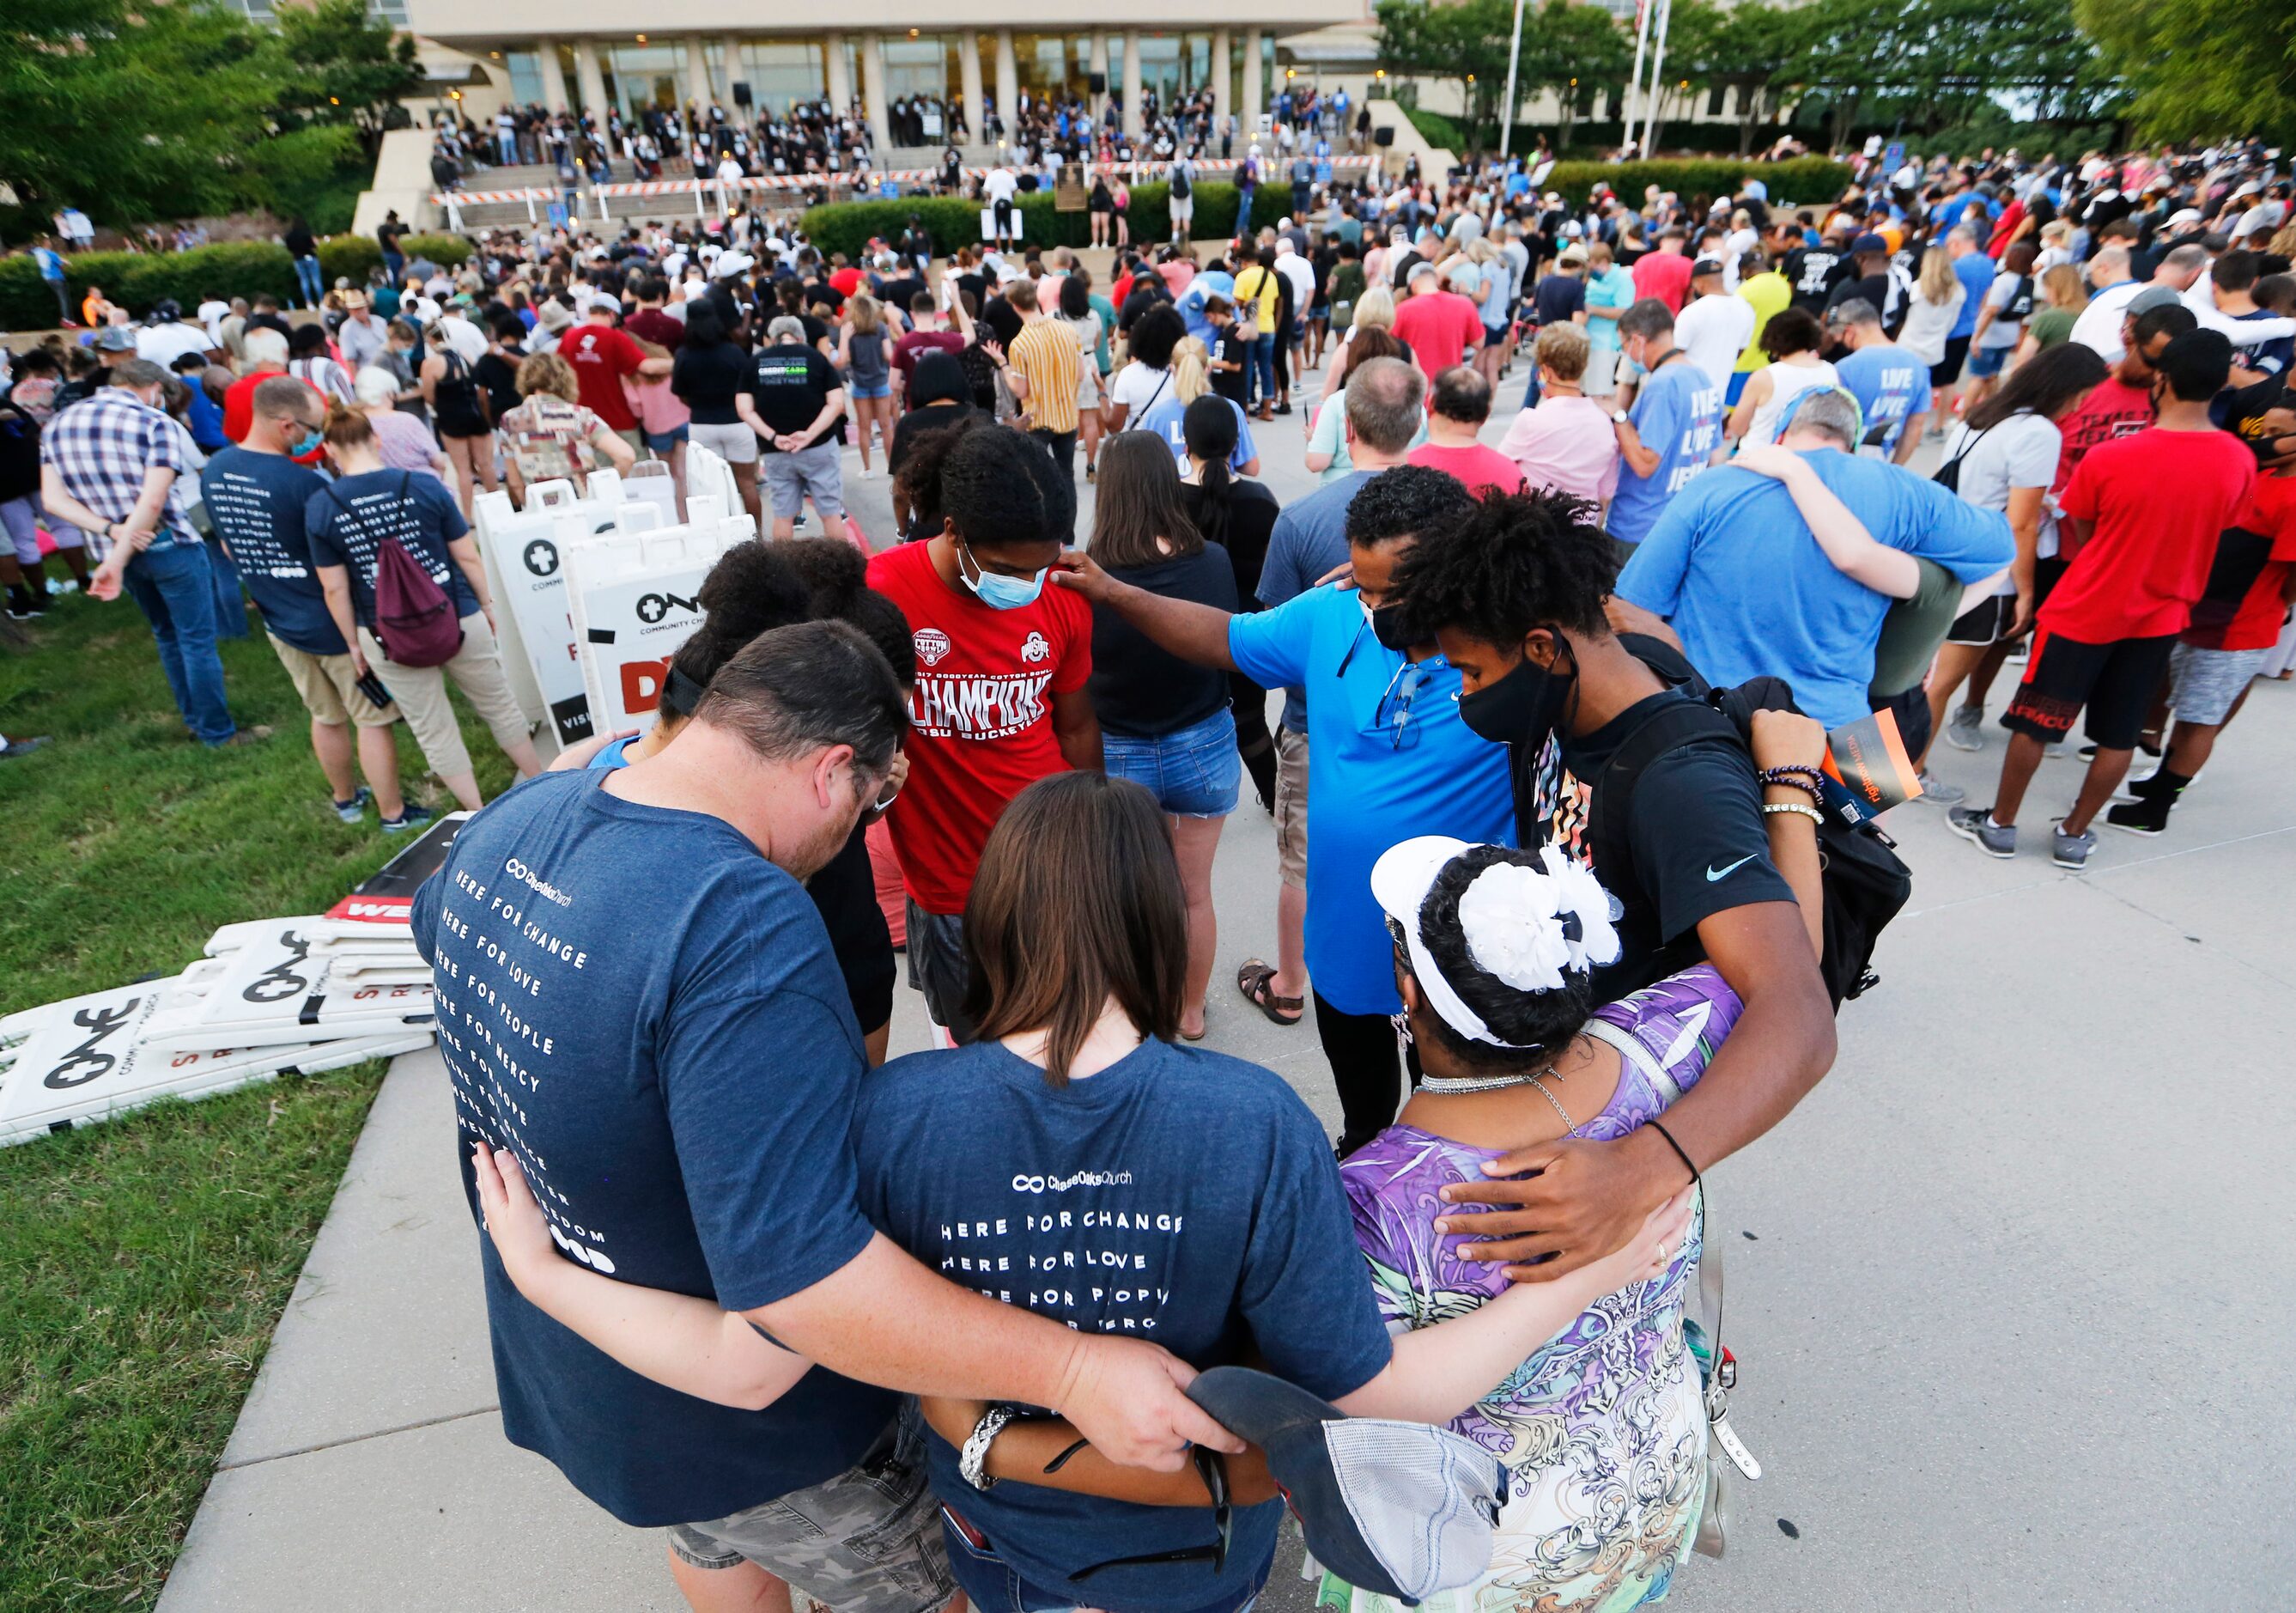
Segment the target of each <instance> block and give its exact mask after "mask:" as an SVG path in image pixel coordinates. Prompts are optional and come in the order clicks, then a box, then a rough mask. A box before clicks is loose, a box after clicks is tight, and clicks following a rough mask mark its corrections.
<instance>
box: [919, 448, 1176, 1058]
mask: <svg viewBox="0 0 2296 1613" xmlns="http://www.w3.org/2000/svg"><path fill="white" fill-rule="evenodd" d="M1128 434H1129V433H1128ZM1123 440H1124V438H1123V437H1121V436H1119V437H1118V438H1117V439H1116V441H1117V442H1121V441H1123ZM1149 444H1150V446H1151V447H1152V448H1155V449H1157V451H1158V452H1159V453H1161V454H1164V456H1165V458H1166V461H1167V463H1169V460H1170V457H1171V456H1170V454H1169V450H1167V449H1163V448H1162V447H1161V446H1160V445H1158V444H1157V443H1155V442H1154V441H1153V440H1152V439H1151V440H1149ZM1110 446H1111V447H1113V446H1114V443H1111V445H1110ZM964 957H965V962H966V964H967V965H968V966H969V967H970V968H971V970H972V981H971V983H969V984H968V985H967V987H966V988H965V994H964V1011H965V1014H966V1016H967V1017H969V1018H971V1019H972V1022H973V1023H974V1025H977V1026H978V1027H979V1029H978V1033H977V1034H978V1036H979V1039H980V1041H996V1039H997V1038H999V1037H1002V1036H1013V1035H1019V1034H1021V1033H1026V1032H1030V1031H1043V1032H1045V1033H1046V1041H1045V1080H1046V1082H1048V1083H1049V1084H1051V1085H1053V1086H1055V1087H1061V1086H1065V1085H1067V1084H1068V1079H1069V1067H1070V1066H1071V1065H1072V1064H1074V1063H1075V1061H1076V1056H1077V1050H1078V1049H1080V1048H1081V1047H1083V1046H1084V1041H1085V1038H1086V1037H1087V1036H1089V1035H1090V1034H1091V1033H1092V1028H1093V1026H1094V1025H1096V1024H1098V1023H1099V1020H1100V1016H1101V1012H1102V1010H1103V1008H1106V1006H1107V1004H1108V1001H1109V1000H1110V999H1111V998H1114V999H1115V1000H1116V1006H1117V1007H1118V1008H1121V1009H1122V1010H1123V1011H1124V1012H1125V1014H1126V1015H1127V1016H1129V1017H1130V1019H1131V1021H1132V1023H1133V1024H1134V1025H1136V1026H1137V1027H1138V1028H1139V1031H1140V1033H1141V1034H1142V1035H1144V1036H1152V1037H1155V1038H1157V1039H1158V1040H1160V1041H1170V1040H1171V1039H1172V1038H1173V1037H1174V1036H1177V1034H1178V1033H1179V1030H1180V998H1181V993H1182V991H1183V987H1184V983H1185V975H1186V972H1187V961H1188V904H1187V898H1186V896H1185V894H1183V893H1182V892H1181V889H1180V865H1179V864H1178V862H1177V861H1176V860H1174V858H1173V856H1172V841H1171V830H1170V828H1169V827H1168V825H1167V824H1166V822H1165V820H1164V812H1163V809H1162V808H1160V807H1159V806H1158V805H1157V804H1156V798H1155V797H1154V796H1152V795H1151V794H1149V793H1148V792H1147V791H1146V790H1144V789H1143V788H1142V787H1141V786H1138V785H1136V784H1134V783H1132V782H1131V781H1130V780H1129V779H1124V778H1109V777H1108V776H1107V775H1106V774H1105V773H1085V772H1070V773H1055V774H1054V775H1053V776H1052V777H1051V778H1040V779H1038V780H1037V782H1036V783H1034V784H1032V785H1030V786H1029V787H1028V788H1027V789H1025V790H1022V791H1021V793H1020V794H1018V795H1015V796H1014V797H1013V802H1012V804H1011V805H1010V806H1007V807H1006V808H1005V811H1004V815H1003V816H1002V817H1000V818H998V819H997V820H996V827H995V828H993V829H991V830H990V831H989V833H988V845H987V846H985V847H984V848H982V851H981V853H980V869H979V871H978V872H976V873H975V874H974V875H973V877H972V896H971V897H970V899H968V900H967V901H966V902H965V904H964Z"/></svg>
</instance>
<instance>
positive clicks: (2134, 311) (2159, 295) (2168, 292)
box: [2121, 285, 2184, 319]
mask: <svg viewBox="0 0 2296 1613" xmlns="http://www.w3.org/2000/svg"><path fill="white" fill-rule="evenodd" d="M2183 305H2184V299H2183V298H2182V297H2180V296H2178V295H2177V293H2176V292H2175V291H2174V290H2172V289H2171V288H2169V287H2168V286H2165V285H2148V286H2146V287H2145V288H2144V290H2143V291H2141V292H2137V293H2136V295H2135V296H2134V297H2131V298H2130V299H2129V300H2128V307H2127V308H2126V309H2122V310H2121V311H2122V312H2124V313H2126V314H2127V315H2128V317H2130V318H2131V319H2134V318H2136V317H2137V316H2138V315H2139V314H2149V313H2151V312H2152V311H2153V309H2156V308H2180V307H2182V306H2183Z"/></svg>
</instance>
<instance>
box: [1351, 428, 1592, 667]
mask: <svg viewBox="0 0 2296 1613" xmlns="http://www.w3.org/2000/svg"><path fill="white" fill-rule="evenodd" d="M1387 474H1388V475H1390V476H1391V475H1394V474H1396V473H1395V472H1393V471H1390V472H1389V473H1387ZM1385 479H1386V478H1385V477H1382V478H1380V479H1379V480H1380V481H1384V480H1385ZM1378 485H1379V481H1371V482H1367V483H1365V487H1364V493H1368V492H1370V491H1371V490H1372V489H1373V488H1374V487H1376V486H1378ZM1362 501H1363V494H1357V504H1358V505H1360V504H1361V503H1362ZM1353 525H1354V512H1353V511H1352V510H1350V511H1349V527H1350V529H1352V527H1353ZM1349 535H1350V536H1352V535H1353V533H1352V530H1351V531H1350V534H1349ZM1617 571H1618V562H1617V560H1616V558H1615V557H1614V556H1613V555H1612V554H1611V540H1610V539H1609V538H1608V537H1607V536H1606V535H1605V534H1604V533H1603V530H1602V529H1601V528H1600V527H1598V526H1596V525H1595V524H1594V506H1592V505H1590V504H1588V503H1587V501H1586V500H1585V499H1582V498H1571V497H1570V495H1569V494H1567V493H1558V492H1554V491H1552V490H1546V489H1538V490H1525V491H1523V492H1520V493H1502V492H1499V491H1497V490H1492V491H1490V492H1488V493H1486V494H1484V495H1483V497H1482V498H1479V499H1475V500H1472V501H1471V504H1470V506H1469V509H1468V512H1467V514H1466V516H1465V518H1464V519H1463V520H1459V521H1454V522H1448V523H1444V524H1442V525H1440V526H1436V527H1431V528H1427V529H1423V530H1422V531H1421V532H1420V534H1419V541H1418V542H1416V543H1415V544H1413V545H1412V546H1411V547H1409V548H1408V549H1406V550H1405V551H1404V552H1403V555H1402V556H1401V558H1400V559H1399V560H1398V562H1397V564H1396V568H1395V597H1396V600H1397V602H1398V603H1399V604H1400V605H1402V606H1403V607H1404V614H1405V615H1406V617H1407V618H1408V619H1409V623H1410V625H1411V626H1412V627H1413V628H1414V629H1415V630H1420V631H1422V632H1423V634H1424V636H1425V637H1428V638H1432V637H1433V636H1434V632H1435V630H1436V629H1438V628H1456V629H1457V630H1459V631H1460V632H1462V633H1464V634H1466V635H1467V636H1468V637H1470V638H1475V639H1478V640H1480V641H1481V642H1482V643H1485V644H1495V645H1505V644H1516V643H1520V642H1521V638H1522V636H1523V635H1524V634H1525V633H1528V632H1529V631H1530V630H1531V629H1533V628H1535V627H1546V626H1554V627H1562V628H1565V629H1568V630H1570V631H1571V632H1573V633H1576V634H1578V635H1579V636H1580V637H1582V638H1601V637H1603V636H1605V635H1607V634H1608V632H1609V631H1610V629H1609V628H1608V627H1607V626H1606V625H1605V623H1604V621H1603V600H1605V599H1607V598H1608V597H1610V593H1611V579H1612V577H1613V576H1614V575H1616V573H1617Z"/></svg>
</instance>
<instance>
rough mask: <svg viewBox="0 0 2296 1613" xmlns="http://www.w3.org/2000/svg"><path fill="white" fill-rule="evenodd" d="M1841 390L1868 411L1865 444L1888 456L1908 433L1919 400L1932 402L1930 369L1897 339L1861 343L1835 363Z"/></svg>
mask: <svg viewBox="0 0 2296 1613" xmlns="http://www.w3.org/2000/svg"><path fill="white" fill-rule="evenodd" d="M1833 374H1834V378H1835V379H1836V380H1838V381H1840V382H1841V386H1842V390H1843V391H1846V392H1848V393H1849V395H1850V396H1851V397H1853V398H1855V399H1857V407H1859V408H1860V409H1862V410H1864V411H1865V414H1866V438H1865V440H1866V445H1867V446H1869V447H1873V448H1878V449H1881V450H1882V457H1884V458H1887V457H1889V456H1890V454H1891V453H1893V452H1895V451H1896V449H1897V447H1898V438H1899V437H1901V436H1903V435H1904V434H1905V430H1906V422H1907V420H1908V419H1910V418H1911V417H1912V416H1913V415H1914V413H1915V407H1914V406H1915V402H1916V401H1917V400H1918V401H1919V402H1920V403H1921V405H1922V407H1923V408H1926V407H1928V404H1929V390H1930V369H1929V366H1927V365H1925V364H1923V362H1922V361H1921V360H1920V359H1918V358H1915V357H1914V356H1913V355H1912V354H1911V353H1909V352H1907V350H1905V349H1904V348H1901V347H1899V346H1898V344H1897V343H1895V342H1876V343H1875V344H1874V345H1873V346H1872V347H1861V348H1859V349H1858V350H1857V351H1856V352H1854V353H1852V354H1850V355H1849V357H1848V358H1844V359H1842V360H1841V362H1840V363H1838V364H1836V365H1835V366H1833Z"/></svg>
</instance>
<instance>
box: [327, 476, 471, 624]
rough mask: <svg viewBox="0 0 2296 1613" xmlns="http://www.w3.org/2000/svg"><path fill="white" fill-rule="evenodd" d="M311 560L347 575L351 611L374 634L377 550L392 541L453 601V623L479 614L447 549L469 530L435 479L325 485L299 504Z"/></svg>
mask: <svg viewBox="0 0 2296 1613" xmlns="http://www.w3.org/2000/svg"><path fill="white" fill-rule="evenodd" d="M303 523H304V527H305V530H306V531H308V532H309V534H310V539H311V558H312V559H313V561H315V562H316V564H320V565H339V566H341V567H342V568H343V569H344V570H345V571H347V572H349V573H350V584H351V613H352V614H353V615H354V616H355V617H356V618H357V621H358V623H359V625H360V626H362V627H364V628H366V629H367V630H370V631H372V630H373V628H374V578H375V570H376V568H377V567H378V566H380V565H381V563H382V546H383V544H384V543H385V542H389V541H396V542H397V543H398V545H399V547H402V548H404V549H405V550H406V552H407V553H408V554H410V555H414V558H415V560H416V562H417V563H419V564H421V565H422V569H423V570H424V571H426V572H430V580H432V581H433V582H435V583H437V584H438V585H439V587H440V588H444V589H445V590H446V593H447V598H449V599H451V600H453V601H454V602H455V618H456V619H457V620H460V619H461V618H463V617H464V616H475V615H477V614H478V613H479V597H478V595H477V593H476V592H474V591H473V590H472V589H471V581H470V579H469V578H468V577H466V576H464V575H463V568H462V567H461V566H460V565H459V564H456V563H455V556H454V554H453V551H451V550H450V549H449V548H448V547H447V545H448V544H450V543H452V542H454V540H455V539H457V538H460V537H462V536H463V534H464V533H466V532H468V531H470V530H471V523H469V522H467V521H465V520H463V512H462V510H461V509H460V508H459V507H457V506H456V505H455V495H454V494H452V493H450V492H448V491H447V484H446V483H445V482H443V481H439V478H437V477H436V476H418V475H416V474H414V473H413V472H412V471H366V472H364V473H361V474H359V475H357V476H345V477H344V478H342V480H340V481H334V482H331V483H328V484H327V485H325V486H324V487H322V488H321V489H320V490H318V491H317V492H316V493H314V494H312V495H311V498H310V502H309V503H307V504H306V505H305V506H303Z"/></svg>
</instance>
